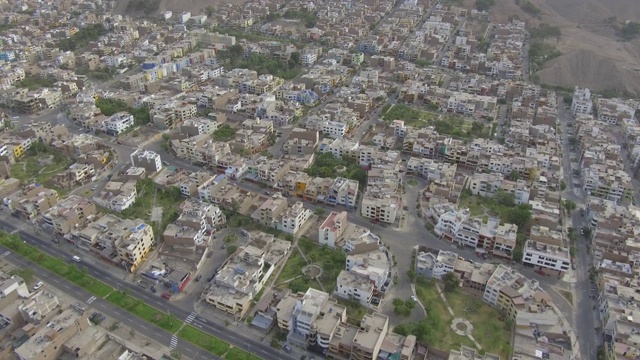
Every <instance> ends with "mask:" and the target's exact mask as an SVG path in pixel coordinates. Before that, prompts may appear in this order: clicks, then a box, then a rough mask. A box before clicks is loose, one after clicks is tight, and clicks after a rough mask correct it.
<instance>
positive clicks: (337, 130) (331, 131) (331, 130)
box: [322, 121, 347, 139]
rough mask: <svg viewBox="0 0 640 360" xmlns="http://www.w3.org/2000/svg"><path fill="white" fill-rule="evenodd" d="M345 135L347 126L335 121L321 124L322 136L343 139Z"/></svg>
mask: <svg viewBox="0 0 640 360" xmlns="http://www.w3.org/2000/svg"><path fill="white" fill-rule="evenodd" d="M346 133H347V124H345V123H341V122H337V121H326V122H325V123H323V124H322V134H323V135H324V136H326V137H330V138H332V139H337V138H341V137H343V136H344V135H345V134H346Z"/></svg>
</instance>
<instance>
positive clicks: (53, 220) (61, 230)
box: [42, 195, 97, 235]
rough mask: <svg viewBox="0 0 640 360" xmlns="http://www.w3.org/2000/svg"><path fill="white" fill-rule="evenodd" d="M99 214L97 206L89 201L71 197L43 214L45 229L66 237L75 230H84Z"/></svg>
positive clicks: (74, 196)
mask: <svg viewBox="0 0 640 360" xmlns="http://www.w3.org/2000/svg"><path fill="white" fill-rule="evenodd" d="M96 213H97V209H96V205H95V204H94V203H92V202H90V201H89V200H87V199H85V198H83V197H80V196H76V195H70V196H69V197H67V198H66V199H64V200H62V201H60V202H59V203H58V204H56V205H55V206H53V207H52V208H51V209H49V210H47V211H46V212H45V213H43V214H42V219H43V222H44V226H45V227H51V228H53V230H54V231H55V233H56V234H59V235H66V234H67V233H69V232H70V231H71V230H73V229H77V228H82V227H83V226H84V225H85V224H86V223H87V222H88V221H89V220H90V218H91V216H92V215H95V214H96Z"/></svg>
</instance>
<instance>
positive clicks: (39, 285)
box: [33, 281, 44, 291]
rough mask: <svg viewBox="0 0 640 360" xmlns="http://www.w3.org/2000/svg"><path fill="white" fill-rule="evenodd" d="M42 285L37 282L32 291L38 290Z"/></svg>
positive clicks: (40, 282)
mask: <svg viewBox="0 0 640 360" xmlns="http://www.w3.org/2000/svg"><path fill="white" fill-rule="evenodd" d="M42 285H44V283H43V282H42V281H39V282H38V283H37V284H35V285H33V291H36V290H38V289H40V288H41V287H42Z"/></svg>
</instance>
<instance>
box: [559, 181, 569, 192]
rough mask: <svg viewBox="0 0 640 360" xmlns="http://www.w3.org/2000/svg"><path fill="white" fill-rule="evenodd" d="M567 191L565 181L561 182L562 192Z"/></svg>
mask: <svg viewBox="0 0 640 360" xmlns="http://www.w3.org/2000/svg"><path fill="white" fill-rule="evenodd" d="M566 189H567V184H566V183H565V182H564V180H561V181H560V190H562V191H565V190H566Z"/></svg>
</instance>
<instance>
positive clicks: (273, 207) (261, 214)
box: [251, 195, 289, 228]
mask: <svg viewBox="0 0 640 360" xmlns="http://www.w3.org/2000/svg"><path fill="white" fill-rule="evenodd" d="M288 207H289V204H288V203H287V199H286V198H283V197H280V196H275V195H274V196H273V197H270V198H269V199H267V201H265V202H264V203H262V205H260V207H259V208H258V210H256V211H255V212H254V213H253V214H252V215H251V217H252V218H253V219H254V220H256V221H257V222H259V223H260V224H262V225H264V226H269V227H273V228H277V227H278V223H279V220H280V219H281V217H282V214H283V213H284V212H285V211H286V210H287V208H288Z"/></svg>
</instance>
